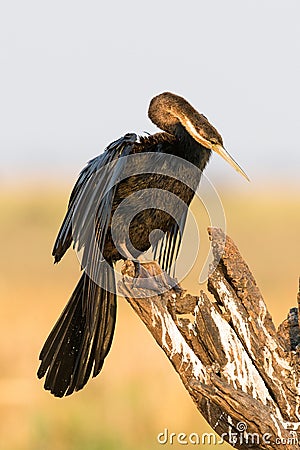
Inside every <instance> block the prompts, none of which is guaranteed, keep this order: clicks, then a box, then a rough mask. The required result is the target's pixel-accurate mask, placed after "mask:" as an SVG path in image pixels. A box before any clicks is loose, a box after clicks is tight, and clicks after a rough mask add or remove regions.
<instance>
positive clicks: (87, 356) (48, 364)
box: [37, 267, 117, 397]
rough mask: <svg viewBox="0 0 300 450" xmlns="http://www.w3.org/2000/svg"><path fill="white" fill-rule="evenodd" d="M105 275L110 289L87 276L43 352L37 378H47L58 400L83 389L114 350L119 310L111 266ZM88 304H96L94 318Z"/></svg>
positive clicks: (59, 320)
mask: <svg viewBox="0 0 300 450" xmlns="http://www.w3.org/2000/svg"><path fill="white" fill-rule="evenodd" d="M102 274H103V275H102V276H103V277H104V278H103V279H102V282H101V286H104V287H106V289H105V288H103V287H101V286H99V285H98V284H96V283H95V282H94V281H92V280H91V279H90V278H89V277H88V276H87V275H86V274H85V273H83V275H82V276H81V278H80V280H79V282H78V284H77V286H76V288H75V290H74V292H73V294H72V296H71V298H70V300H69V302H68V304H67V305H66V307H65V309H64V310H63V312H62V314H61V316H60V317H59V319H58V321H57V322H56V324H55V325H54V327H53V329H52V331H51V333H50V334H49V337H48V338H47V340H46V342H45V344H44V346H43V349H42V351H41V353H40V360H41V363H40V367H39V369H38V372H37V375H38V377H39V378H42V377H43V376H45V375H46V380H45V389H47V390H50V392H51V393H52V394H54V395H55V396H57V397H63V396H64V395H70V394H72V393H73V392H74V391H78V390H80V389H82V388H83V387H84V385H85V384H86V383H87V381H88V379H89V377H90V375H91V373H92V370H93V369H94V370H93V376H96V375H98V373H99V372H100V370H101V368H102V366H103V363H104V359H105V357H106V355H107V353H108V352H109V350H110V347H111V343H112V339H113V333H114V328H115V322H116V308H117V305H116V295H115V294H114V293H113V292H112V289H111V288H112V287H113V284H114V274H113V270H112V268H111V267H107V268H106V269H105V270H103V271H102ZM86 304H88V305H92V310H93V313H94V314H93V317H92V318H91V317H88V315H89V314H88V311H90V310H91V308H90V307H89V308H87V307H86Z"/></svg>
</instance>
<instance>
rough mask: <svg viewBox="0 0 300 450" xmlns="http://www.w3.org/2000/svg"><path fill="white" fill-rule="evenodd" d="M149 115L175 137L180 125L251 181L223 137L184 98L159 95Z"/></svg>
mask: <svg viewBox="0 0 300 450" xmlns="http://www.w3.org/2000/svg"><path fill="white" fill-rule="evenodd" d="M148 115H149V118H150V120H151V121H152V122H153V123H154V124H155V125H157V126H158V127H159V128H160V129H162V130H164V131H166V132H167V133H170V134H173V135H174V134H176V126H177V125H178V123H180V124H181V125H182V126H183V127H184V128H185V130H186V131H187V132H188V133H189V135H190V136H191V137H192V138H193V139H194V140H195V141H196V142H198V143H199V144H201V145H202V146H203V147H205V148H207V149H209V150H213V151H214V152H216V153H218V154H219V155H220V156H222V158H224V159H225V160H226V161H227V162H228V163H229V164H230V165H231V166H232V167H233V168H234V169H235V170H237V171H238V172H239V173H240V174H241V175H243V176H244V177H245V178H246V179H247V180H248V181H249V178H248V177H247V175H246V174H245V172H244V171H243V170H242V168H241V167H240V166H239V165H238V163H237V162H236V161H235V160H234V159H233V158H232V156H230V155H229V153H228V152H227V151H226V150H225V148H224V145H223V139H222V136H221V135H220V134H219V133H218V131H217V130H216V129H215V127H213V126H212V125H211V124H210V123H209V121H208V120H207V118H206V117H205V116H204V115H203V114H200V113H198V111H196V109H195V108H193V106H192V105H190V104H189V103H188V102H187V101H186V100H185V99H184V98H183V97H180V96H179V95H175V94H172V93H171V92H164V93H162V94H159V95H157V96H156V97H154V98H153V99H152V100H151V102H150V105H149V110H148Z"/></svg>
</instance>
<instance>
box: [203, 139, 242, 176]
mask: <svg viewBox="0 0 300 450" xmlns="http://www.w3.org/2000/svg"><path fill="white" fill-rule="evenodd" d="M211 148H212V150H214V151H215V152H216V153H218V155H220V156H222V158H224V159H225V161H227V162H228V163H229V164H230V165H231V166H232V167H233V168H234V169H235V170H236V171H237V172H239V173H240V174H241V175H243V177H245V178H246V180H248V181H250V179H249V178H248V176H247V175H246V174H245V172H244V171H243V169H242V168H241V167H240V166H239V165H238V163H237V162H236V161H235V160H234V159H233V158H232V156H230V155H229V153H228V152H227V150H225V148H224V147H222V145H220V144H213V145H212V147H211Z"/></svg>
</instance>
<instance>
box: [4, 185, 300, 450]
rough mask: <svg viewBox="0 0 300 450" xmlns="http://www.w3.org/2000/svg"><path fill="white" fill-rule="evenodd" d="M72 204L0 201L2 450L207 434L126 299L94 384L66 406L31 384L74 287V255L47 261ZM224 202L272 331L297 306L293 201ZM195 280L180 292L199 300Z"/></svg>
mask: <svg viewBox="0 0 300 450" xmlns="http://www.w3.org/2000/svg"><path fill="white" fill-rule="evenodd" d="M68 195H69V189H68V188H61V189H57V188H56V189H52V188H51V187H49V189H46V188H41V189H28V190H25V191H24V190H21V189H20V190H14V191H12V192H8V191H6V192H5V193H2V194H1V196H0V207H1V222H0V232H1V258H0V264H1V271H0V277H1V278H0V283H1V318H0V330H1V331H0V333H1V340H0V354H1V372H0V448H1V449H2V448H3V449H5V450H21V449H22V450H50V449H51V450H52V449H55V450H100V449H105V450H117V449H118V450H129V449H130V450H135V449H139V450H146V449H147V450H148V449H150V448H151V449H155V448H157V449H158V448H161V447H162V446H161V445H159V444H158V443H157V441H156V436H157V434H158V433H159V432H161V431H163V430H164V428H168V429H169V431H170V432H175V433H179V432H185V433H191V432H197V433H202V432H204V431H209V430H210V429H209V427H208V426H207V425H206V424H205V422H204V421H203V420H202V418H201V417H200V415H199V414H198V412H197V410H196V408H195V406H194V404H193V403H192V402H191V401H190V398H189V396H188V395H187V394H186V392H185V390H184V388H183V387H182V385H181V383H180V381H179V379H178V377H177V375H176V374H175V373H174V371H173V369H172V367H171V365H170V364H169V362H168V361H167V359H166V358H165V356H164V354H163V353H162V351H161V350H160V349H159V348H158V347H157V345H156V344H155V342H154V341H153V339H152V337H151V336H150V335H149V333H148V331H147V330H146V329H145V327H144V326H143V325H142V324H141V323H140V321H139V319H138V318H137V317H136V316H135V315H134V313H133V311H132V310H131V309H130V307H129V306H128V305H127V304H126V302H125V301H124V300H123V299H120V301H119V312H118V324H117V330H116V334H115V338H114V343H113V347H112V350H111V353H110V355H109V357H108V358H107V361H106V363H105V367H104V370H103V372H102V374H101V375H100V376H98V377H97V378H96V379H93V380H92V381H90V382H89V384H88V385H87V387H86V388H85V389H84V390H83V391H81V392H79V393H76V394H75V395H73V396H71V397H70V398H64V399H56V398H53V397H52V396H51V395H50V394H49V393H47V392H45V391H44V390H43V387H42V382H41V381H39V380H37V378H36V375H35V374H36V369H37V367H38V354H39V351H40V348H41V345H42V344H43V341H44V339H45V338H46V336H47V334H48V332H49V331H50V329H51V327H52V325H53V323H54V321H55V320H56V318H57V317H58V315H59V314H60V312H61V310H62V308H63V306H64V304H65V303H66V301H67V299H68V297H69V294H70V293H71V291H72V290H73V288H74V286H75V284H76V282H77V279H78V278H79V264H78V261H77V258H76V255H75V253H74V252H72V251H71V252H69V253H68V254H67V255H66V257H65V258H64V259H63V261H62V262H61V263H60V264H59V265H58V266H54V265H53V263H52V258H51V250H52V244H53V241H54V239H55V235H56V232H57V230H58V227H59V225H60V221H61V219H62V217H63V214H64V211H65V207H66V202H67V198H68ZM222 201H223V205H224V209H225V212H226V221H227V232H228V234H229V235H230V236H231V237H232V238H233V239H234V241H235V242H236V244H237V245H238V247H239V249H240V251H241V252H242V254H243V256H244V258H245V259H246V261H247V262H248V264H249V266H250V268H251V270H252V272H253V273H254V276H255V278H256V280H257V283H258V285H259V287H260V289H261V290H262V293H263V295H264V298H265V300H266V303H267V305H268V307H269V310H270V312H271V314H272V316H273V319H274V321H275V323H276V325H278V324H279V323H280V321H282V320H283V319H284V318H285V317H286V314H287V313H288V310H289V308H290V307H292V306H295V304H296V294H297V288H298V276H299V275H300V264H299V261H300V258H299V254H300V235H299V230H300V199H299V192H297V191H288V190H287V191H286V192H281V193H279V192H271V191H270V192H266V193H264V192H263V190H262V191H261V193H258V192H256V193H252V194H250V193H248V194H247V195H246V194H242V193H241V194H238V193H236V192H231V193H230V192H227V193H226V194H223V195H222ZM197 277H198V273H197V267H195V268H194V269H193V271H192V272H191V273H190V274H189V276H188V277H187V279H186V280H185V282H184V283H183V286H184V287H185V288H188V289H190V290H192V291H193V292H197V291H198V289H200V286H198V284H197ZM164 447H167V448H181V447H182V446H179V445H178V444H177V445H175V444H174V445H165V446H164ZM191 447H192V448H195V446H191ZM212 447H213V446H210V447H205V446H202V447H201V448H212ZM223 448H227V447H226V445H223Z"/></svg>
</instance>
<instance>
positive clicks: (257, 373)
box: [119, 228, 300, 449]
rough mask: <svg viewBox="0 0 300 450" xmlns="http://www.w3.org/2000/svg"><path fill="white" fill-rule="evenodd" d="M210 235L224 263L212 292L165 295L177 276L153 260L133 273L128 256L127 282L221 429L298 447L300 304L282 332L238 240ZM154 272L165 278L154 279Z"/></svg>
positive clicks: (125, 289) (237, 439) (228, 436)
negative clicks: (137, 273)
mask: <svg viewBox="0 0 300 450" xmlns="http://www.w3.org/2000/svg"><path fill="white" fill-rule="evenodd" d="M209 236H210V239H211V241H212V248H213V254H214V258H215V261H214V263H213V264H214V265H215V266H216V269H215V270H214V272H213V273H212V275H210V277H209V280H208V289H209V292H210V293H211V294H212V298H211V299H210V298H208V296H207V295H206V294H205V293H204V292H200V295H199V297H193V296H192V295H190V294H188V293H186V292H184V291H182V290H180V289H179V288H178V287H176V288H173V289H168V290H167V289H165V292H164V293H162V294H159V295H157V292H161V291H162V286H163V285H164V284H165V286H169V284H170V279H169V278H168V277H166V276H165V277H164V276H163V275H162V273H161V270H160V268H158V267H157V266H156V265H151V264H149V263H148V264H145V265H143V267H142V272H141V271H140V273H139V277H138V278H132V276H133V274H134V265H133V263H131V262H126V264H125V266H124V269H123V280H122V282H120V286H119V288H120V290H121V291H122V293H123V295H124V296H125V297H126V298H127V300H128V302H129V303H130V305H131V306H132V308H133V309H134V310H135V311H136V313H137V314H138V315H139V317H140V318H141V319H142V321H143V322H144V323H145V325H146V327H147V328H148V329H149V331H150V332H151V333H152V335H153V337H154V338H155V340H156V342H157V343H158V345H159V346H160V347H161V348H162V349H163V351H164V352H165V354H166V356H167V357H168V358H169V360H170V361H171V363H172V365H173V367H174V369H175V370H176V372H177V373H178V374H179V376H180V378H181V380H182V382H183V384H184V386H185V388H186V389H187V391H188V393H189V394H190V396H191V398H192V400H193V401H194V403H195V404H196V406H197V408H198V410H199V411H200V413H201V414H202V415H203V416H204V417H205V419H206V420H207V422H208V423H209V424H210V426H211V427H212V428H213V430H214V431H215V432H216V433H217V434H218V435H219V436H222V438H223V439H224V440H225V441H227V442H229V443H230V444H231V445H232V446H233V447H235V448H239V449H249V448H252V449H255V448H256V449H283V448H284V449H295V448H298V447H299V445H298V443H300V433H299V432H300V411H299V405H300V396H299V394H300V366H299V353H300V331H299V321H298V309H297V308H293V309H292V310H291V311H290V313H289V316H288V318H287V319H286V320H285V321H284V322H283V323H282V324H281V325H280V327H279V329H278V331H277V332H276V329H275V327H274V324H273V322H272V318H271V316H270V314H269V312H268V310H267V307H266V304H265V302H264V300H263V297H262V295H261V293H260V291H259V289H258V287H257V285H256V282H255V279H254V277H253V275H252V274H251V272H250V270H249V268H248V266H247V264H246V263H245V261H244V260H243V258H242V257H241V255H240V253H239V251H238V249H237V247H236V245H235V244H234V242H233V241H232V240H231V238H230V237H228V236H225V235H224V233H223V231H222V230H220V229H216V228H210V229H209ZM225 240H226V242H225V246H224V241H225ZM143 271H144V272H143ZM147 273H148V274H149V273H151V275H152V276H153V275H154V276H156V275H157V278H154V279H153V278H151V279H150V278H149V280H148V281H149V283H148V284H147V283H145V279H147ZM141 281H142V282H141ZM299 291H300V289H299ZM299 303H300V293H299V294H298V305H299Z"/></svg>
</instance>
